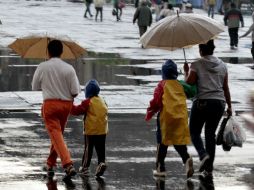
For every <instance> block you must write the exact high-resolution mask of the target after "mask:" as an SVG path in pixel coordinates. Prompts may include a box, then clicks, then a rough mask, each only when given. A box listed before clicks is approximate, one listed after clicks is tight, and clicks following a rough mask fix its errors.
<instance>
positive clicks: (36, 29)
mask: <svg viewBox="0 0 254 190" xmlns="http://www.w3.org/2000/svg"><path fill="white" fill-rule="evenodd" d="M0 10H1V14H0V19H1V21H2V23H3V24H2V25H0V168H1V169H0V189H1V190H16V189H19V190H21V189H25V190H33V189H35V190H44V189H45V190H46V189H50V190H55V189H59V190H60V189H109V190H113V189H117V190H118V189H119V190H120V189H121V190H125V189H126V190H127V189H128V190H130V189H131V190H140V189H144V190H149V189H161V190H162V189H216V190H217V189H223V190H224V189H230V190H231V189H236V190H245V189H246V190H247V189H254V161H253V160H254V152H253V149H254V134H253V133H251V132H250V131H248V129H246V134H247V141H246V142H245V144H244V145H243V148H235V147H234V148H233V149H232V150H231V151H230V152H224V151H223V150H222V148H221V147H217V153H216V154H217V157H216V160H215V171H214V180H213V181H212V182H211V181H210V182H209V183H204V182H203V181H202V180H201V181H200V180H199V179H198V175H197V172H196V173H195V175H194V177H193V179H192V180H191V182H186V178H185V175H184V167H183V166H182V164H181V161H180V158H179V156H178V155H177V154H176V152H175V151H174V150H173V148H169V151H168V156H167V159H166V167H167V171H168V176H167V177H166V179H165V180H162V179H154V178H153V176H152V169H153V168H154V162H155V151H156V142H155V120H153V121H152V122H150V123H146V122H144V113H145V109H146V107H147V105H148V102H149V100H150V99H151V98H152V93H153V89H154V87H155V85H156V83H157V81H159V80H160V67H161V63H162V62H163V61H164V60H165V59H166V58H172V59H174V60H175V61H176V62H177V63H178V67H179V71H180V70H181V68H182V65H183V53H182V50H176V51H173V52H168V51H163V50H155V49H148V50H145V49H142V48H140V44H139V38H138V27H137V26H136V25H133V24H132V16H133V13H134V11H135V9H134V8H133V6H127V7H126V8H125V9H124V10H123V17H122V21H120V22H116V21H115V18H114V17H113V16H112V15H111V10H112V6H111V5H106V6H105V8H104V17H105V19H104V21H103V22H102V23H101V22H95V21H94V20H93V19H84V18H83V12H84V5H83V4H82V3H73V2H71V1H64V0H62V1H61V0H58V1H53V0H52V1H50V0H48V1H46V0H45V1H39V0H30V1H25V0H8V1H7V0H6V1H4V0H3V1H1V2H0ZM92 11H93V12H94V8H93V7H92ZM194 11H195V12H197V13H200V14H203V15H205V14H206V13H205V12H203V11H202V10H198V9H195V10H194ZM215 19H217V20H218V21H220V22H222V16H221V15H215ZM244 19H245V26H246V27H244V28H241V29H240V32H239V33H240V34H241V33H243V32H244V31H246V30H247V29H248V26H249V25H250V24H251V22H252V21H251V17H250V16H249V15H244ZM35 33H40V34H41V33H44V34H45V33H48V34H58V35H59V36H61V35H68V36H69V37H71V38H72V39H74V40H75V41H77V42H79V44H81V45H82V46H84V47H85V48H87V49H88V50H89V53H88V55H87V56H86V57H84V58H82V59H79V60H77V61H69V62H70V63H71V64H72V65H73V66H74V68H75V69H76V71H77V75H78V77H79V80H80V83H81V85H82V84H84V82H85V81H87V80H88V79H90V78H96V79H97V80H98V81H99V82H100V84H101V89H102V90H101V95H102V96H103V98H104V99H105V100H106V101H107V103H108V106H109V112H110V113H109V129H110V131H109V134H108V136H107V163H108V170H107V171H106V172H105V178H104V179H102V180H96V179H95V178H94V177H93V176H91V177H90V178H89V179H82V178H80V177H76V178H74V180H73V184H65V183H64V182H63V181H62V177H63V175H64V174H63V171H62V169H61V167H60V164H59V167H58V168H57V173H56V177H55V178H54V180H53V181H50V180H47V179H46V178H45V176H44V175H45V173H44V172H43V171H42V169H41V168H42V166H43V164H44V161H45V158H46V157H47V154H48V149H49V143H50V142H49V139H48V136H47V134H46V132H45V129H44V126H43V123H42V121H41V118H40V105H41V102H42V97H41V92H31V86H30V84H31V80H32V76H33V72H34V70H35V69H36V66H37V65H38V63H39V62H40V61H41V60H29V59H27V60H24V59H21V58H20V57H19V56H17V55H16V54H14V53H13V52H11V51H10V49H8V48H7V45H8V44H9V43H11V42H12V41H13V40H15V38H17V37H21V36H24V35H29V34H35ZM250 42H251V38H250V36H249V37H246V38H243V39H241V40H240V42H239V48H238V49H237V50H230V48H229V45H228V43H229V38H228V34H227V29H225V32H223V33H222V34H220V35H219V36H218V38H217V39H216V41H215V45H216V46H217V48H216V51H215V54H216V55H217V56H219V57H220V58H222V59H223V60H224V61H225V62H226V63H227V66H228V69H229V84H230V88H231V89H230V90H231V95H232V102H233V108H234V111H235V113H236V118H237V120H238V121H239V122H240V123H242V124H243V122H242V119H241V118H240V117H239V114H240V113H242V112H244V111H249V110H250V107H249V104H248V101H247V96H248V90H249V89H250V88H251V87H253V78H254V77H253V76H254V74H253V70H252V69H250V66H251V65H253V63H252V58H251V54H250V47H251V43H250ZM186 54H187V59H188V60H189V61H192V60H193V59H195V58H197V57H198V56H199V55H198V49H197V47H196V46H194V47H193V48H191V49H187V50H186ZM182 77H183V76H182V75H180V78H182ZM83 98H84V94H83V93H81V94H80V95H79V96H78V98H77V99H76V100H75V102H76V103H79V102H80V101H81V100H82V99H83ZM190 105H191V102H190V101H188V107H190ZM82 137H83V136H82V118H81V117H71V118H70V119H69V122H68V128H67V129H66V132H65V138H66V141H67V144H68V146H69V148H70V151H71V154H72V157H73V160H74V162H75V167H76V168H78V167H79V165H80V163H81V157H82V153H83V138H82ZM189 151H190V153H191V154H192V155H193V158H194V166H195V169H197V168H198V164H199V161H198V157H197V153H196V151H195V149H194V148H193V146H191V145H190V146H189ZM95 166H96V156H95V157H94V159H93V161H92V164H91V173H92V174H93V173H94V171H95Z"/></svg>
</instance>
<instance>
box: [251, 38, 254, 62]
mask: <svg viewBox="0 0 254 190" xmlns="http://www.w3.org/2000/svg"><path fill="white" fill-rule="evenodd" d="M251 55H252V59H253V60H254V42H252V47H251Z"/></svg>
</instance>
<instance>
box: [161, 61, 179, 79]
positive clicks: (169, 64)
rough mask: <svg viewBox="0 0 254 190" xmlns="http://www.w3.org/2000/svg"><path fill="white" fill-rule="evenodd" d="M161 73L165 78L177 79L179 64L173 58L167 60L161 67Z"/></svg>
mask: <svg viewBox="0 0 254 190" xmlns="http://www.w3.org/2000/svg"><path fill="white" fill-rule="evenodd" d="M161 74H162V79H163V80H169V79H177V77H178V72H177V65H176V64H175V62H174V61H172V60H171V59H169V60H167V61H166V62H165V63H164V64H163V65H162V68H161Z"/></svg>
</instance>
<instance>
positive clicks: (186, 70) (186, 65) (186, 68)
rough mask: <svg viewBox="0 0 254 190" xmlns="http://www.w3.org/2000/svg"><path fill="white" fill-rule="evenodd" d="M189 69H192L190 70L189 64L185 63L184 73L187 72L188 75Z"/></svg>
mask: <svg viewBox="0 0 254 190" xmlns="http://www.w3.org/2000/svg"><path fill="white" fill-rule="evenodd" d="M189 69H190V68H189V65H188V63H187V62H185V63H184V65H183V70H184V72H185V73H188V72H189Z"/></svg>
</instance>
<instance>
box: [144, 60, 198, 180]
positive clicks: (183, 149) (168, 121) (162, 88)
mask: <svg viewBox="0 0 254 190" xmlns="http://www.w3.org/2000/svg"><path fill="white" fill-rule="evenodd" d="M177 77H178V71H177V65H176V64H175V63H174V62H173V61H172V60H170V59H169V60H167V61H166V62H165V63H164V64H163V65H162V80H161V81H160V82H159V83H158V85H157V87H156V88H155V90H154V97H153V99H152V100H151V101H150V105H149V107H148V108H147V112H146V117H145V120H146V121H149V120H150V119H151V118H152V116H153V115H154V114H156V113H157V132H156V135H157V154H156V170H154V171H153V175H154V176H160V177H165V176H166V168H165V158H166V155H167V149H168V146H169V145H173V146H174V148H175V150H176V151H177V152H178V154H179V155H180V156H181V158H182V162H183V164H185V169H186V176H187V178H189V177H191V176H192V175H193V173H194V170H193V161H192V158H191V156H190V155H189V153H188V151H187V146H186V145H187V144H190V133H189V128H188V112H187V104H186V95H185V92H184V88H183V86H182V85H181V83H180V82H179V81H177Z"/></svg>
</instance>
